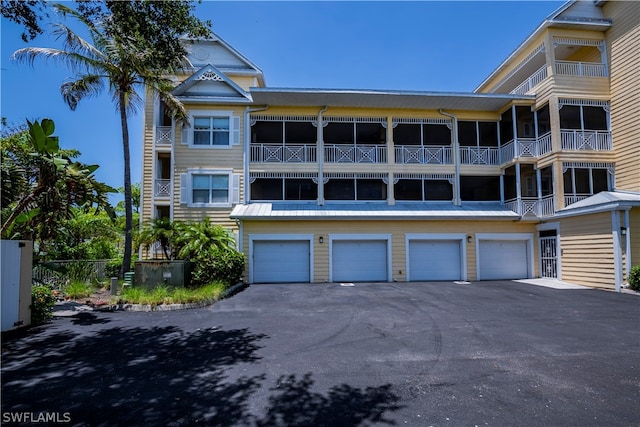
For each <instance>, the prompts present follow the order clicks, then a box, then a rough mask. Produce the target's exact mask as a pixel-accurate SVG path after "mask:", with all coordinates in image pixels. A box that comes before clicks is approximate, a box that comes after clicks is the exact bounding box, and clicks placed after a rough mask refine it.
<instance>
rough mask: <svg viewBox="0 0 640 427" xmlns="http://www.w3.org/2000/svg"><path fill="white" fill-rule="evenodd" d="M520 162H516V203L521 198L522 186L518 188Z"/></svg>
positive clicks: (519, 183)
mask: <svg viewBox="0 0 640 427" xmlns="http://www.w3.org/2000/svg"><path fill="white" fill-rule="evenodd" d="M521 184H522V183H521V182H520V162H517V163H516V199H518V203H520V201H521V200H522V188H520V185H521Z"/></svg>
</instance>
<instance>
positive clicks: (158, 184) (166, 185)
mask: <svg viewBox="0 0 640 427" xmlns="http://www.w3.org/2000/svg"><path fill="white" fill-rule="evenodd" d="M153 195H154V197H162V198H168V197H170V196H171V180H170V179H156V180H155V183H154V189H153Z"/></svg>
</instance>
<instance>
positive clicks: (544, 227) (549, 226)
mask: <svg viewBox="0 0 640 427" xmlns="http://www.w3.org/2000/svg"><path fill="white" fill-rule="evenodd" d="M548 230H555V231H556V272H557V275H558V277H557V279H558V280H562V256H561V255H562V248H561V247H560V223H559V222H548V223H545V224H538V225H536V231H537V232H538V233H537V236H536V237H538V240H539V239H540V231H548ZM538 268H539V269H540V270H539V272H540V274H539V276H542V254H539V256H538Z"/></svg>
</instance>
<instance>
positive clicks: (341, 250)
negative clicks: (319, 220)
mask: <svg viewBox="0 0 640 427" xmlns="http://www.w3.org/2000/svg"><path fill="white" fill-rule="evenodd" d="M331 259H332V270H333V280H334V281H336V282H345V281H348V282H380V281H383V282H384V281H387V279H388V272H387V268H388V267H387V242H386V241H385V240H363V241H354V240H334V241H333V243H332V255H331Z"/></svg>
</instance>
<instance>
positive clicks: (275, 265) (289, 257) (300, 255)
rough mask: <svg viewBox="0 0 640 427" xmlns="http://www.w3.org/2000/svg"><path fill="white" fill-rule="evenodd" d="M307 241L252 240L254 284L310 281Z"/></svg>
mask: <svg viewBox="0 0 640 427" xmlns="http://www.w3.org/2000/svg"><path fill="white" fill-rule="evenodd" d="M309 251H310V247H309V241H308V240H254V241H253V282H254V283H296V282H297V283H302V282H304V283H306V282H310V281H311V274H310V271H311V269H310V256H309V253H310V252H309Z"/></svg>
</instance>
